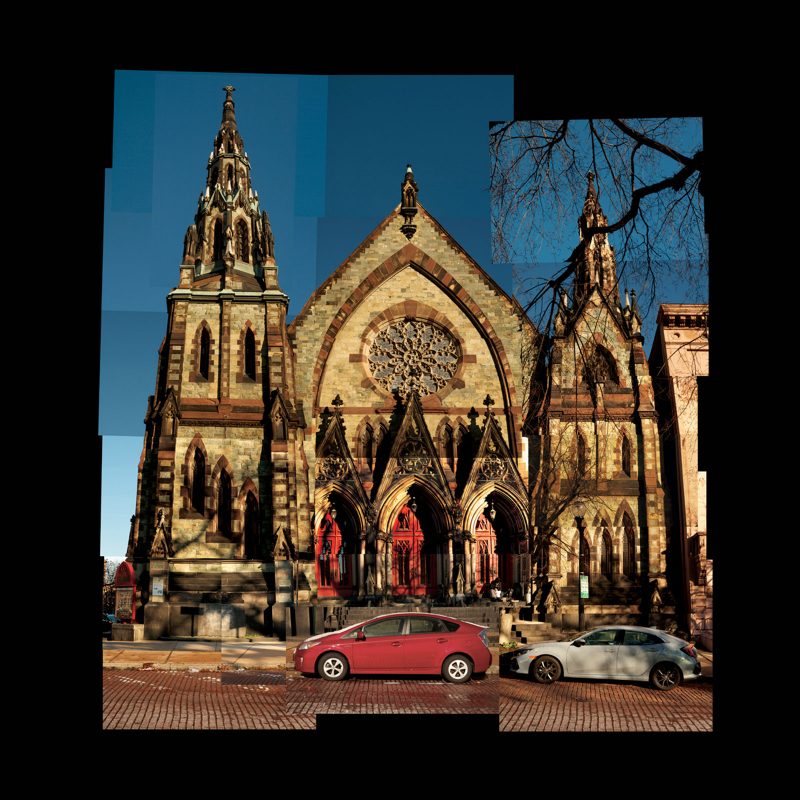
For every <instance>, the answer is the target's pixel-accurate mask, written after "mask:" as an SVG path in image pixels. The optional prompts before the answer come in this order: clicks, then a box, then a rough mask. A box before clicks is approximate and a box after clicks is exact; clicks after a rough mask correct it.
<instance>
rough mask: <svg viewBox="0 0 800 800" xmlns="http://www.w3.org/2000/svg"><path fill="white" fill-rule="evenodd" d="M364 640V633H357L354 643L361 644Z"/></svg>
mask: <svg viewBox="0 0 800 800" xmlns="http://www.w3.org/2000/svg"><path fill="white" fill-rule="evenodd" d="M366 638H367V637H366V634H365V633H364V631H358V633H356V641H359V642H363V641H364V640H365V639H366Z"/></svg>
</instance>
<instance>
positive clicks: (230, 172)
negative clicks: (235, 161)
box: [228, 164, 233, 187]
mask: <svg viewBox="0 0 800 800" xmlns="http://www.w3.org/2000/svg"><path fill="white" fill-rule="evenodd" d="M228 183H229V184H230V186H231V187H233V167H232V166H231V165H230V164H228Z"/></svg>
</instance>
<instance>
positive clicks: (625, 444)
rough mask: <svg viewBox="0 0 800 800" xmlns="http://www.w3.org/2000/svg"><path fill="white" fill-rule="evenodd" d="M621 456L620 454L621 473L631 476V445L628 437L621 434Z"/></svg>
mask: <svg viewBox="0 0 800 800" xmlns="http://www.w3.org/2000/svg"><path fill="white" fill-rule="evenodd" d="M621 449H622V454H621V461H622V471H623V472H624V473H625V474H626V475H627V476H628V477H630V476H631V443H630V440H629V439H628V437H627V436H626V435H625V434H624V433H623V434H622V446H621Z"/></svg>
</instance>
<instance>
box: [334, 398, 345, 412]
mask: <svg viewBox="0 0 800 800" xmlns="http://www.w3.org/2000/svg"><path fill="white" fill-rule="evenodd" d="M331 405H332V406H335V407H336V410H337V411H338V410H339V406H343V405H344V400H342V398H341V397H340V396H339V395H338V394H337V395H336V397H334V398H333V400H332V401H331Z"/></svg>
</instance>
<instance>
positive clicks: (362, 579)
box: [357, 533, 367, 599]
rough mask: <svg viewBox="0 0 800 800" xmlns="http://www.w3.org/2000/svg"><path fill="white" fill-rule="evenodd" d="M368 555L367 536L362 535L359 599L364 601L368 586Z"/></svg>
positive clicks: (359, 549)
mask: <svg viewBox="0 0 800 800" xmlns="http://www.w3.org/2000/svg"><path fill="white" fill-rule="evenodd" d="M366 553H367V534H366V533H362V534H361V536H360V541H359V547H358V557H357V558H358V597H359V599H362V598H363V597H364V594H365V586H366V580H367V576H366Z"/></svg>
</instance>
